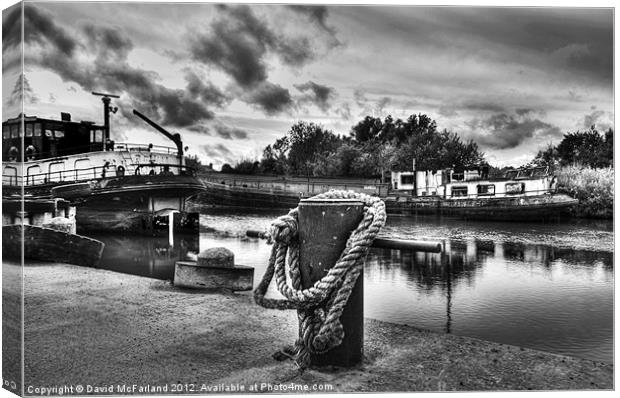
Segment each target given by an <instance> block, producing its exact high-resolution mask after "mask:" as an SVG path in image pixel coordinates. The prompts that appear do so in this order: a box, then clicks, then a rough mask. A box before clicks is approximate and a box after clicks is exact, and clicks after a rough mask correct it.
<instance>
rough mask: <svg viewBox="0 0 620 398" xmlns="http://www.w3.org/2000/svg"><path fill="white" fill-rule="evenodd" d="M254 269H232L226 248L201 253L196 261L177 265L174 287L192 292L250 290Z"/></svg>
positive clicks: (230, 258)
mask: <svg viewBox="0 0 620 398" xmlns="http://www.w3.org/2000/svg"><path fill="white" fill-rule="evenodd" d="M253 283H254V267H247V266H243V265H235V258H234V254H233V253H232V252H231V251H230V250H228V249H226V248H225V247H213V248H210V249H206V250H204V251H202V252H201V253H200V254H199V255H198V258H197V261H195V262H194V261H177V262H176V264H175V269H174V281H173V284H174V285H175V286H179V287H185V288H191V289H222V288H224V289H229V290H233V291H243V290H252V285H253Z"/></svg>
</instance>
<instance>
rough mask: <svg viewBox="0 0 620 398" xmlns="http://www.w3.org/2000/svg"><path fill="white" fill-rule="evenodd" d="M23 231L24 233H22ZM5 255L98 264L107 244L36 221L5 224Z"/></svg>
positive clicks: (3, 229) (60, 261) (89, 264)
mask: <svg viewBox="0 0 620 398" xmlns="http://www.w3.org/2000/svg"><path fill="white" fill-rule="evenodd" d="M22 234H23V235H22ZM2 236H3V238H2V256H3V257H6V258H17V259H19V258H21V254H22V236H23V250H24V251H23V255H24V258H27V259H33V260H41V261H52V262H59V263H67V264H76V265H83V266H89V267H93V266H96V265H97V263H98V262H99V260H100V259H101V255H102V253H103V248H104V244H103V243H102V242H100V241H98V240H95V239H91V238H87V237H85V236H80V235H76V234H72V233H67V232H62V231H57V230H54V229H51V228H44V227H39V226H35V225H26V224H24V225H21V224H19V225H4V226H2Z"/></svg>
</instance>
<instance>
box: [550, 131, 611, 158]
mask: <svg viewBox="0 0 620 398" xmlns="http://www.w3.org/2000/svg"><path fill="white" fill-rule="evenodd" d="M557 152H558V157H559V161H560V164H562V165H584V166H590V167H594V168H600V167H608V166H611V165H612V162H613V131H612V130H611V129H609V131H608V132H607V133H605V134H604V135H601V134H600V133H599V132H598V131H597V130H596V129H595V128H594V126H592V128H590V130H588V131H584V132H581V131H577V132H575V133H568V134H565V135H564V138H563V139H562V142H560V144H559V145H558V146H557Z"/></svg>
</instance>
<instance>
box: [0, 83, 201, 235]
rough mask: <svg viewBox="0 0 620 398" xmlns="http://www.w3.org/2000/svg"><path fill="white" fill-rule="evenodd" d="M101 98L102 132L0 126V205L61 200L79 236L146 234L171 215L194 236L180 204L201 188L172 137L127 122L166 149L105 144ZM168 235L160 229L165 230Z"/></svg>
mask: <svg viewBox="0 0 620 398" xmlns="http://www.w3.org/2000/svg"><path fill="white" fill-rule="evenodd" d="M93 94H95V95H99V96H102V102H103V107H104V109H103V113H104V124H103V125H97V124H95V123H93V122H87V121H81V122H77V121H72V120H71V115H70V114H68V113H64V112H63V113H61V118H60V120H54V119H48V118H40V117H36V116H24V115H19V116H18V117H16V118H13V119H8V120H7V121H5V122H3V123H2V141H3V142H2V148H3V149H2V189H3V201H7V200H23V199H27V200H46V199H50V198H63V199H66V200H69V201H71V202H72V203H74V204H75V205H76V206H77V214H76V220H77V225H78V229H79V230H83V231H84V230H97V231H102V230H105V231H117V232H146V233H151V232H154V231H156V230H157V227H158V222H157V220H158V218H161V216H166V215H169V214H170V213H171V212H173V213H176V218H177V221H176V224H182V225H183V226H184V227H187V228H189V229H197V227H198V217H197V215H194V214H188V213H187V212H186V199H187V198H188V197H190V196H191V195H194V194H196V193H198V192H200V191H201V190H202V189H203V185H202V184H201V183H200V181H199V180H198V179H197V178H196V176H195V172H194V171H193V170H192V169H191V168H188V167H186V166H185V158H184V156H183V153H184V148H183V143H182V141H181V137H180V136H179V134H171V133H169V132H168V131H166V130H165V129H163V128H162V127H161V126H159V125H157V124H156V123H155V122H153V121H151V120H150V119H148V118H147V117H146V116H144V115H142V114H141V113H139V112H138V111H135V110H134V114H135V115H136V116H138V117H140V118H141V119H143V120H144V121H146V122H147V123H148V124H149V125H151V126H153V127H154V128H156V129H157V130H158V131H159V132H160V133H162V134H164V135H165V136H166V137H167V138H169V139H170V140H172V141H173V142H174V144H175V146H176V147H175V148H173V147H165V146H157V145H152V144H136V143H125V142H123V143H121V142H114V141H113V140H111V139H110V113H115V112H116V111H117V110H118V108H116V107H112V106H110V102H111V98H118V96H116V95H112V94H101V93H93ZM165 229H167V228H165Z"/></svg>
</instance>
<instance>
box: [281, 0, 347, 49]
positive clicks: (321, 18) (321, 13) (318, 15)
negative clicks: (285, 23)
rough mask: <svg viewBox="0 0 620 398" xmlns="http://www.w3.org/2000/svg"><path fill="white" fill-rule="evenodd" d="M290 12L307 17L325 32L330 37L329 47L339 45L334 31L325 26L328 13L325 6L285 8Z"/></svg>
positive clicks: (290, 6)
mask: <svg viewBox="0 0 620 398" xmlns="http://www.w3.org/2000/svg"><path fill="white" fill-rule="evenodd" d="M287 7H289V8H290V9H291V10H293V11H295V12H298V13H300V14H304V15H306V16H308V18H309V19H310V21H311V22H313V23H315V24H316V25H317V26H319V27H320V28H321V29H323V30H324V31H325V32H327V33H329V34H330V36H331V45H332V46H338V45H340V44H341V42H340V40H338V38H336V29H334V28H333V27H331V26H329V25H327V16H328V15H329V12H328V10H327V7H326V6H322V5H321V6H314V5H289V6H287Z"/></svg>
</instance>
